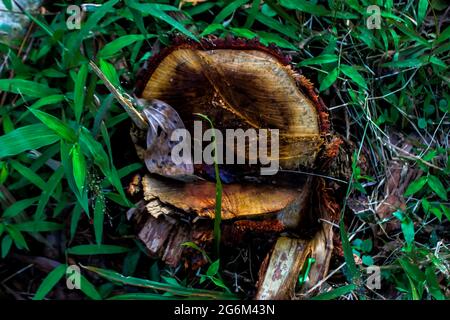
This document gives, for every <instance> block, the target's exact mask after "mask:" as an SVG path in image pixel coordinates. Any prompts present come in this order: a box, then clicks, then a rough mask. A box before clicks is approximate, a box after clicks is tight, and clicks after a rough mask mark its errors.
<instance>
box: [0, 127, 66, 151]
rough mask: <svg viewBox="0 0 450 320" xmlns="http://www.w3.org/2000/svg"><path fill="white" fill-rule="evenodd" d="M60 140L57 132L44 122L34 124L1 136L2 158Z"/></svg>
mask: <svg viewBox="0 0 450 320" xmlns="http://www.w3.org/2000/svg"><path fill="white" fill-rule="evenodd" d="M58 140H59V137H58V135H57V134H55V133H54V131H53V130H50V129H49V128H47V127H46V126H45V125H43V124H40V123H39V124H32V125H29V126H25V127H21V128H18V129H15V130H13V131H11V132H9V133H8V134H5V135H3V136H0V146H1V148H0V158H4V157H8V156H14V155H16V154H19V153H22V152H24V151H27V150H32V149H39V148H41V147H43V146H46V145H49V144H53V143H55V142H56V141H58Z"/></svg>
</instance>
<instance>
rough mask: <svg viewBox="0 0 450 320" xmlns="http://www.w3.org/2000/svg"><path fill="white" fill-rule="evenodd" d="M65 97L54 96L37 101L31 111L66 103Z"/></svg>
mask: <svg viewBox="0 0 450 320" xmlns="http://www.w3.org/2000/svg"><path fill="white" fill-rule="evenodd" d="M64 99H65V96H64V95H62V94H54V95H51V96H47V97H44V98H41V99H39V100H38V101H36V102H35V103H33V104H32V105H31V107H30V109H39V108H41V107H43V106H48V105H50V104H56V103H59V102H61V101H64Z"/></svg>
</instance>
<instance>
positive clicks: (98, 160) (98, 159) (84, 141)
mask: <svg viewBox="0 0 450 320" xmlns="http://www.w3.org/2000/svg"><path fill="white" fill-rule="evenodd" d="M80 143H81V146H82V147H83V148H86V149H87V150H89V152H90V154H91V155H92V157H93V158H94V162H95V164H97V165H98V167H99V168H100V169H101V170H102V171H103V173H105V175H107V174H108V173H109V172H110V171H111V169H110V166H109V159H108V155H107V154H106V152H105V150H104V149H103V146H102V145H101V144H100V143H99V142H98V141H96V140H95V139H94V137H92V135H91V133H90V132H89V130H87V129H86V128H82V129H81V132H80Z"/></svg>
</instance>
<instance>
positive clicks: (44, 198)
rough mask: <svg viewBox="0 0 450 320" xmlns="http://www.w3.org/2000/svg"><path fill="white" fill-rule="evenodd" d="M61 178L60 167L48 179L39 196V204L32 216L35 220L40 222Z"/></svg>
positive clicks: (61, 167) (62, 169) (62, 173)
mask: <svg viewBox="0 0 450 320" xmlns="http://www.w3.org/2000/svg"><path fill="white" fill-rule="evenodd" d="M63 176H64V168H63V166H60V167H59V168H58V169H57V170H56V171H55V172H54V173H53V174H52V176H51V177H50V178H49V179H48V181H47V183H46V185H45V188H44V190H43V192H42V194H41V197H40V199H39V204H38V207H37V209H36V213H35V216H34V217H35V220H40V219H41V218H42V216H43V215H44V209H45V207H46V205H47V203H48V200H49V199H50V197H51V196H52V194H53V192H54V190H55V188H56V186H57V185H58V184H59V182H60V181H61V179H62V177H63Z"/></svg>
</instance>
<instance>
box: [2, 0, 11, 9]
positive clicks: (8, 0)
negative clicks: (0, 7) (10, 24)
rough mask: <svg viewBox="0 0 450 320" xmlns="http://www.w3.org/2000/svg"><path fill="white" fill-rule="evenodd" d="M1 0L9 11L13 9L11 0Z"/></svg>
mask: <svg viewBox="0 0 450 320" xmlns="http://www.w3.org/2000/svg"><path fill="white" fill-rule="evenodd" d="M2 1H3V4H4V6H5V8H6V9H8V10H10V11H11V10H12V9H13V6H12V2H11V0H2Z"/></svg>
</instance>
